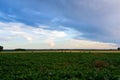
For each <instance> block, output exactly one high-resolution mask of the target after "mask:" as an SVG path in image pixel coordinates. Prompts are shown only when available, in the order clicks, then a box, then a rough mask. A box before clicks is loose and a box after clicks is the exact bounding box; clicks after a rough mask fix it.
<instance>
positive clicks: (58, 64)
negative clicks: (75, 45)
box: [0, 52, 120, 80]
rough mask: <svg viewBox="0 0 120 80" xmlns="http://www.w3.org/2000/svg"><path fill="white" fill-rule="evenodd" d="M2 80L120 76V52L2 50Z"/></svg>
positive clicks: (110, 78)
mask: <svg viewBox="0 0 120 80" xmlns="http://www.w3.org/2000/svg"><path fill="white" fill-rule="evenodd" d="M0 80H120V53H97V52H90V53H85V52H82V53H80V52H26V53H25V52H24V53H23V52H19V53H17V52H16V53H15V52H14V53H12V52H11V53H9V52H8V53H5V52H3V53H0Z"/></svg>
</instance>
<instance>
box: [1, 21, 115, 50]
mask: <svg viewBox="0 0 120 80" xmlns="http://www.w3.org/2000/svg"><path fill="white" fill-rule="evenodd" d="M43 26H44V27H43ZM46 28H50V27H47V26H46V27H45V25H41V26H40V25H39V26H38V27H35V26H29V25H26V24H24V23H15V22H0V41H2V42H3V41H7V42H8V43H10V44H9V45H13V46H14V47H15V46H16V47H19V46H20V45H21V47H22V48H38V49H39V48H77V49H79V48H96V47H97V48H115V47H116V46H117V45H116V44H113V43H103V42H97V41H91V40H87V39H85V38H84V37H82V35H83V33H80V32H78V31H76V30H74V29H72V28H68V27H63V26H61V28H62V30H51V29H46ZM80 35H81V39H80V40H77V39H75V37H77V36H80ZM8 43H4V45H8ZM35 44H36V46H35ZM38 44H39V45H38ZM23 45H24V46H23ZM30 45H31V46H30ZM13 46H12V47H13ZM32 46H34V47H32ZM48 46H49V47H48ZM9 48H10V47H9Z"/></svg>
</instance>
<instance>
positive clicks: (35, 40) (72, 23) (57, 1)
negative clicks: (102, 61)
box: [0, 0, 120, 49]
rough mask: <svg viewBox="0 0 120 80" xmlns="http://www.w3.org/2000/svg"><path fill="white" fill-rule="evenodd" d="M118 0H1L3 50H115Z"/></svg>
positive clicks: (118, 28)
mask: <svg viewBox="0 0 120 80" xmlns="http://www.w3.org/2000/svg"><path fill="white" fill-rule="evenodd" d="M119 4H120V0H0V45H2V46H4V48H5V49H14V48H26V49H116V48H117V47H118V46H119V45H120V34H119V31H120V5H119Z"/></svg>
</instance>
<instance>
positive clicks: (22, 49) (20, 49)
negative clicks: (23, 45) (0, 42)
mask: <svg viewBox="0 0 120 80" xmlns="http://www.w3.org/2000/svg"><path fill="white" fill-rule="evenodd" d="M15 51H26V50H25V49H20V48H19V49H15Z"/></svg>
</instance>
